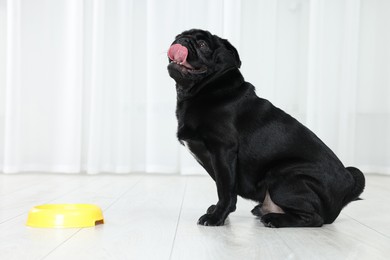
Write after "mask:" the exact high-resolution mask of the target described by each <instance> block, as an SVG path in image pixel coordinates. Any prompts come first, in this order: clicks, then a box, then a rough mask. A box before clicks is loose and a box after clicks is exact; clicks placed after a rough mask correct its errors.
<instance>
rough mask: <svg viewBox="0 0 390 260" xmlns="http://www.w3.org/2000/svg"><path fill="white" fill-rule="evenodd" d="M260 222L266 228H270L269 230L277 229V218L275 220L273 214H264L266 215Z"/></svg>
mask: <svg viewBox="0 0 390 260" xmlns="http://www.w3.org/2000/svg"><path fill="white" fill-rule="evenodd" d="M260 221H261V222H262V223H263V224H264V226H266V227H270V228H277V227H279V224H278V221H277V218H275V216H274V214H273V213H270V214H266V215H264V216H262V217H261V219H260Z"/></svg>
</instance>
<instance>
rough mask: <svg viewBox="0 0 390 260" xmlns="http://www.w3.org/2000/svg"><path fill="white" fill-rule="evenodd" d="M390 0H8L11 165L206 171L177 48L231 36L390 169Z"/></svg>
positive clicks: (324, 134) (338, 132) (260, 73)
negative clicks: (172, 51)
mask: <svg viewBox="0 0 390 260" xmlns="http://www.w3.org/2000/svg"><path fill="white" fill-rule="evenodd" d="M389 12H390V2H388V1H379V0H378V1H369V0H276V1H266V0H261V1H258V0H245V1H240V0H216V1H207V0H199V1H197V2H196V4H193V3H192V2H191V1H185V0H184V1H183V0H168V1H159V0H147V1H136V0H110V1H108V0H58V1H48V0H34V1H28V0H0V172H5V173H14V172H22V171H44V172H70V173H78V172H87V173H100V172H110V173H129V172H153V173H180V174H205V172H204V170H203V169H202V168H201V167H200V166H199V165H198V164H197V163H196V161H195V160H194V159H193V158H192V157H191V155H190V154H189V153H188V151H186V150H185V148H183V147H182V146H180V145H179V144H178V142H177V140H176V136H175V134H176V118H175V106H176V92H175V87H174V82H173V80H172V79H171V78H169V76H168V73H167V70H166V65H167V57H166V51H167V49H168V47H169V45H170V43H171V42H172V41H173V39H174V37H175V36H176V35H177V34H178V33H180V32H182V31H184V30H186V29H190V28H202V29H206V30H210V31H211V32H212V33H214V34H217V35H219V36H221V37H225V38H228V39H229V41H230V42H231V43H232V44H233V45H234V46H236V47H237V49H238V50H239V53H240V55H241V60H242V62H243V64H242V69H241V71H242V73H243V75H244V77H245V78H246V80H247V81H249V82H251V83H252V84H254V85H255V86H256V89H257V93H258V95H259V96H262V97H264V98H267V99H269V100H270V101H271V102H272V103H274V104H275V105H277V106H279V107H280V108H282V109H284V110H285V111H287V112H288V113H290V114H291V115H293V116H294V117H296V118H297V119H299V120H300V121H301V122H302V123H304V124H305V125H306V126H308V127H309V128H310V129H312V130H313V131H314V132H315V133H316V134H317V135H318V136H319V137H320V138H321V139H322V140H323V141H324V142H325V143H327V144H328V145H329V146H330V147H331V148H332V149H333V150H334V151H335V153H336V154H337V155H338V156H339V157H340V158H341V159H342V161H343V162H344V163H345V164H346V165H355V166H357V167H361V168H362V170H363V171H365V172H375V173H387V174H390V135H389V134H388V133H389V132H390V31H389V30H388V28H387V26H385V25H386V24H389V23H390V17H389V16H388V13H389Z"/></svg>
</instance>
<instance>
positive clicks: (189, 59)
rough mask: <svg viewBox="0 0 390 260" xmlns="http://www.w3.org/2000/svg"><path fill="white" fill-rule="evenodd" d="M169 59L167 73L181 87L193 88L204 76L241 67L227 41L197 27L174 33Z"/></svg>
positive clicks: (235, 53)
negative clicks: (174, 37)
mask: <svg viewBox="0 0 390 260" xmlns="http://www.w3.org/2000/svg"><path fill="white" fill-rule="evenodd" d="M168 58H169V65H168V71H169V75H170V76H171V77H172V78H173V79H174V80H175V81H176V83H177V84H178V85H180V86H182V87H192V86H194V85H196V84H197V83H199V82H202V80H203V79H205V78H212V77H213V76H216V75H218V74H219V73H220V72H223V71H225V70H226V69H229V68H232V67H236V68H239V67H240V66H241V61H240V58H239V56H238V53H237V50H236V49H235V48H234V47H233V46H232V45H231V44H230V43H229V42H228V41H227V40H225V39H221V38H219V37H218V36H215V35H212V34H211V33H209V32H208V31H203V30H197V29H193V30H189V31H185V32H183V33H182V34H179V35H178V36H176V39H175V41H174V42H173V43H172V45H171V47H170V48H169V50H168Z"/></svg>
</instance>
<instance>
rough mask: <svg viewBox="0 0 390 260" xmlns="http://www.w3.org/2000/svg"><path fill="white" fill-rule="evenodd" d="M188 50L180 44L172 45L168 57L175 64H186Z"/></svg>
mask: <svg viewBox="0 0 390 260" xmlns="http://www.w3.org/2000/svg"><path fill="white" fill-rule="evenodd" d="M187 56H188V50H187V48H186V47H184V46H183V45H181V44H173V45H172V46H171V47H170V48H169V50H168V57H169V58H170V59H171V60H174V61H177V62H183V63H185V62H186V59H187Z"/></svg>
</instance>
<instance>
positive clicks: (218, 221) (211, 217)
mask: <svg viewBox="0 0 390 260" xmlns="http://www.w3.org/2000/svg"><path fill="white" fill-rule="evenodd" d="M225 219H226V218H224V217H222V216H219V215H217V214H209V213H207V214H204V215H203V216H201V217H200V218H199V220H198V224H199V225H203V226H223V224H224V223H225Z"/></svg>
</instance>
